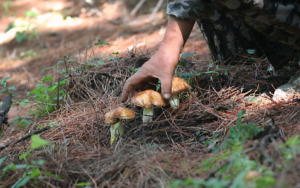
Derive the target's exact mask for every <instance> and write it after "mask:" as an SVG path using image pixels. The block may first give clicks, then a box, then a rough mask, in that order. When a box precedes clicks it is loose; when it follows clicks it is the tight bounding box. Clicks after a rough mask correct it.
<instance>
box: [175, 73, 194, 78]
mask: <svg viewBox="0 0 300 188" xmlns="http://www.w3.org/2000/svg"><path fill="white" fill-rule="evenodd" d="M194 76H197V73H195V72H185V73H182V74H180V75H179V77H180V78H184V77H189V78H190V77H194Z"/></svg>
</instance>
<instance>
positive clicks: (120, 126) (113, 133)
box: [110, 120, 124, 145]
mask: <svg viewBox="0 0 300 188" xmlns="http://www.w3.org/2000/svg"><path fill="white" fill-rule="evenodd" d="M116 130H118V134H119V136H123V134H124V127H123V122H122V120H119V121H118V122H117V123H114V124H112V125H111V126H110V145H113V144H114V143H115V141H116V139H117V137H118V134H117V131H116Z"/></svg>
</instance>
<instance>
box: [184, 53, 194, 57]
mask: <svg viewBox="0 0 300 188" xmlns="http://www.w3.org/2000/svg"><path fill="white" fill-rule="evenodd" d="M195 54H196V53H185V54H182V55H181V58H185V57H189V56H192V55H195Z"/></svg>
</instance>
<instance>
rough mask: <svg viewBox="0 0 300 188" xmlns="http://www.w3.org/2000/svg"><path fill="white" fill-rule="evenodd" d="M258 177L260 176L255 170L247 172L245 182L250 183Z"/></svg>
mask: <svg viewBox="0 0 300 188" xmlns="http://www.w3.org/2000/svg"><path fill="white" fill-rule="evenodd" d="M259 176H260V174H259V173H258V172H257V171H256V170H250V171H249V172H247V174H246V175H245V180H246V181H252V180H254V179H255V178H258V177H259Z"/></svg>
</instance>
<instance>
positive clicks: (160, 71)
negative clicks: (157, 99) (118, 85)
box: [121, 44, 179, 102]
mask: <svg viewBox="0 0 300 188" xmlns="http://www.w3.org/2000/svg"><path fill="white" fill-rule="evenodd" d="M178 60H179V53H175V54H174V51H173V50H172V47H171V46H167V45H164V44H162V45H161V47H160V49H159V50H158V51H157V52H156V53H155V54H154V55H153V56H152V57H151V59H150V60H148V61H147V62H146V63H144V65H143V66H142V67H141V69H140V70H138V71H137V72H136V73H135V74H134V75H132V76H131V77H130V78H129V79H128V80H127V81H126V83H125V85H124V87H123V92H122V100H121V101H122V102H125V101H126V100H127V98H128V96H129V94H130V93H131V96H134V95H135V94H136V93H137V92H139V90H146V89H154V90H155V85H154V84H156V83H157V81H158V79H159V80H160V82H161V93H162V96H163V98H164V99H170V98H171V89H172V78H173V75H174V71H175V68H176V66H177V63H178Z"/></svg>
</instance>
